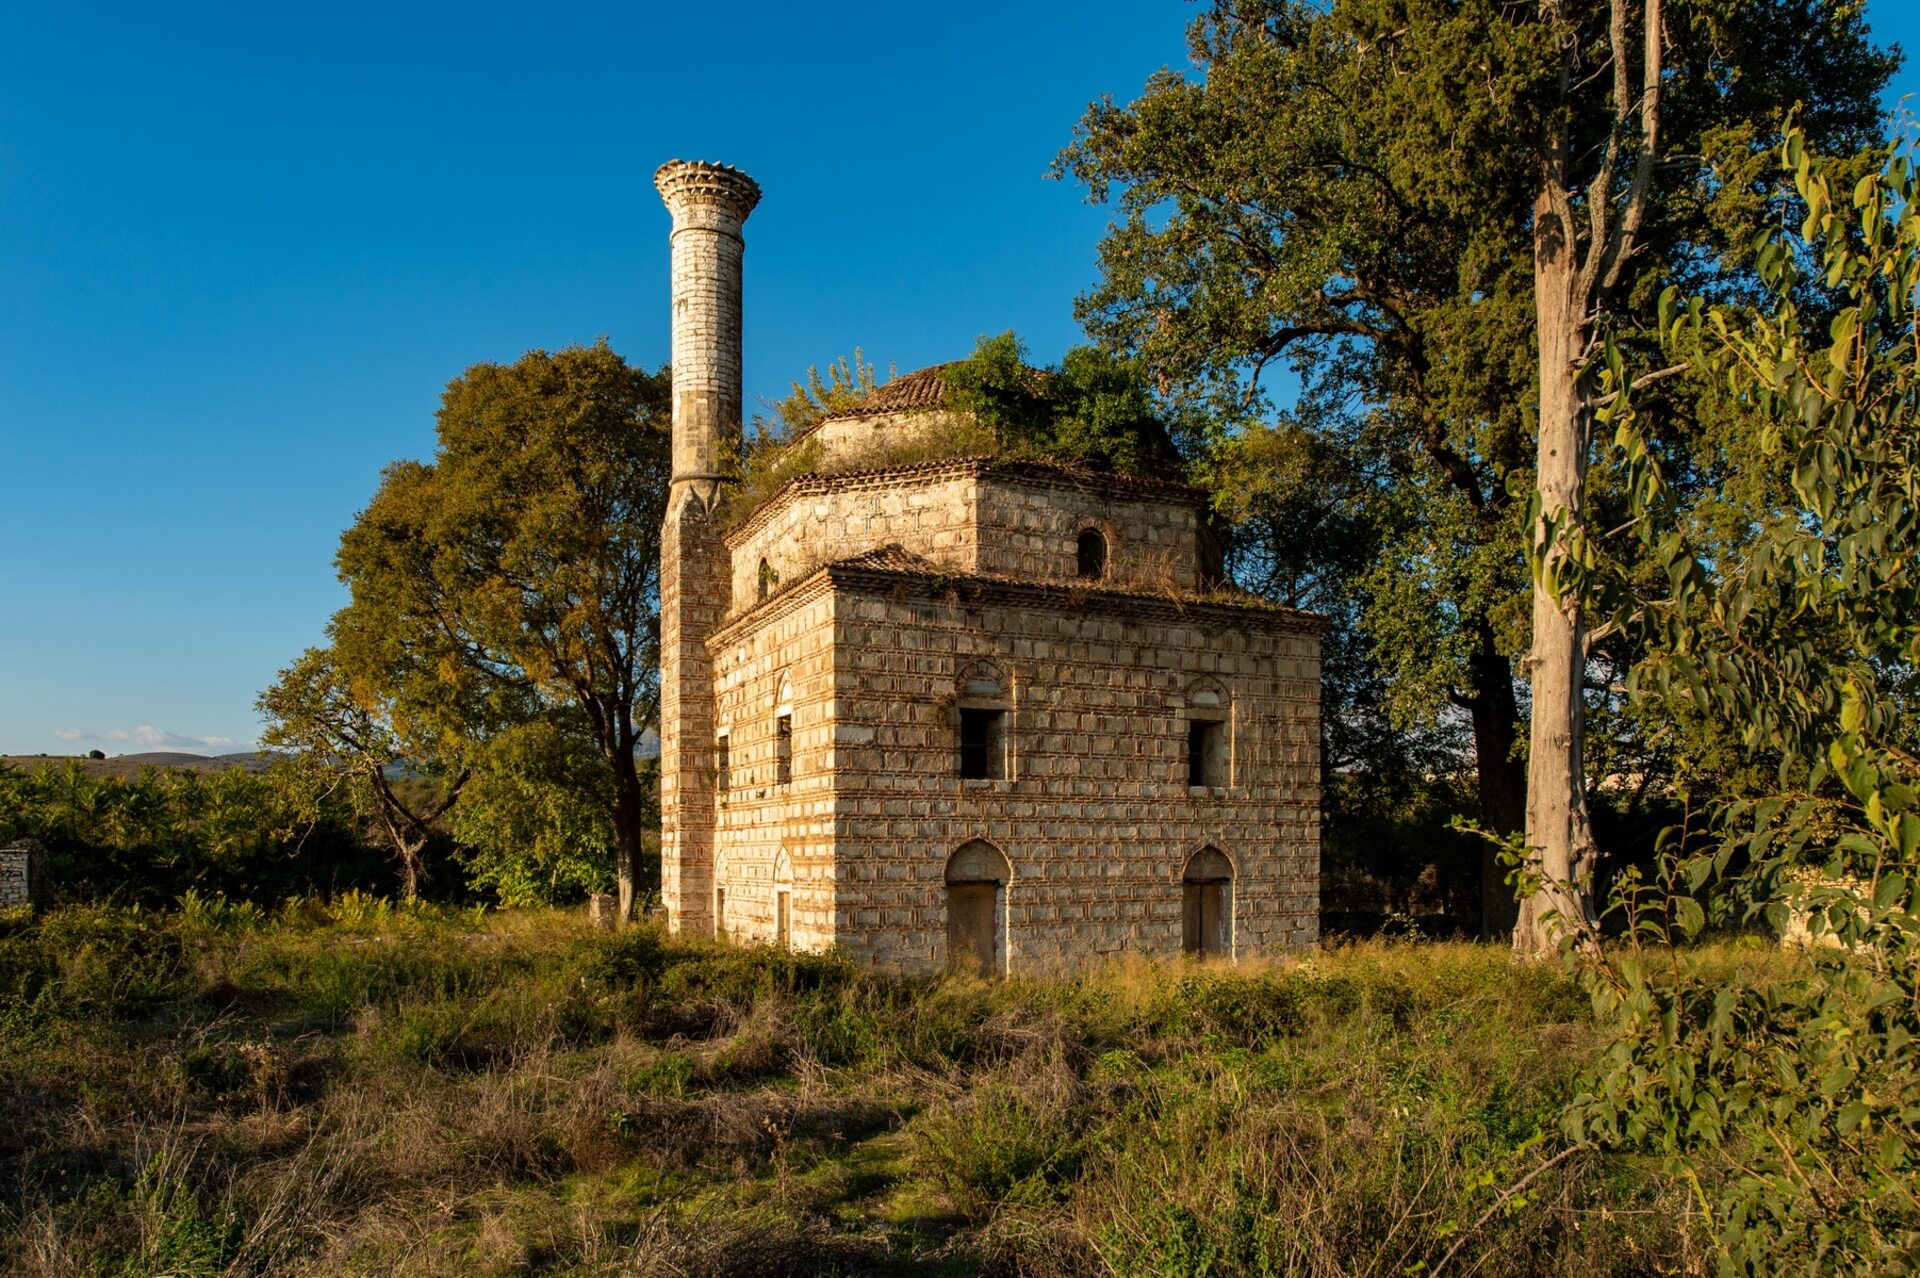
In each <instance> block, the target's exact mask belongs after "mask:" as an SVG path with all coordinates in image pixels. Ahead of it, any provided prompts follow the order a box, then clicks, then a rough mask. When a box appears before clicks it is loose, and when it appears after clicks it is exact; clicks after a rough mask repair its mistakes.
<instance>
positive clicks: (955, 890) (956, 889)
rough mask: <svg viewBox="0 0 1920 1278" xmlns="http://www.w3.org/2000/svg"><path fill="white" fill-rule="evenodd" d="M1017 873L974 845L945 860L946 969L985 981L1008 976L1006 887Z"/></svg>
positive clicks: (995, 852) (990, 849)
mask: <svg viewBox="0 0 1920 1278" xmlns="http://www.w3.org/2000/svg"><path fill="white" fill-rule="evenodd" d="M1012 880H1013V867H1012V865H1010V864H1009V863H1008V862H1007V858H1006V855H1005V854H1004V853H1003V852H1001V851H1000V849H999V848H996V847H995V846H993V844H991V843H987V842H984V841H983V840H980V839H975V840H973V841H972V842H970V843H963V844H961V845H960V846H959V847H958V848H956V849H954V853H953V855H952V856H950V857H948V858H947V874H946V881H947V963H948V964H949V965H950V966H953V967H960V968H967V969H970V970H972V971H975V972H978V973H980V974H981V975H983V976H999V975H1001V974H1002V973H1004V972H1005V971H1006V970H1007V885H1008V884H1009V883H1010V882H1011V881H1012Z"/></svg>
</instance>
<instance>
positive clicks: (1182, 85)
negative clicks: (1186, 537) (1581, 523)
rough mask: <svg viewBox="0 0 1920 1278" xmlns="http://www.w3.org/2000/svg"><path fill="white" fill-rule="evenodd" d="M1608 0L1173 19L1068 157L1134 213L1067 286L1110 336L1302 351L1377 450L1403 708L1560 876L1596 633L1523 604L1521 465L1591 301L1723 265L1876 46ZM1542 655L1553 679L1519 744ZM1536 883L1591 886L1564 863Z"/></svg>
mask: <svg viewBox="0 0 1920 1278" xmlns="http://www.w3.org/2000/svg"><path fill="white" fill-rule="evenodd" d="M1625 3H1626V0H1561V2H1558V3H1548V4H1545V5H1536V4H1531V3H1528V4H1502V3H1495V2H1494V0H1467V2H1465V3H1454V2H1450V0H1338V2H1337V3H1331V4H1328V3H1310V2H1304V0H1222V2H1221V3H1217V4H1215V5H1214V6H1213V7H1212V8H1211V9H1210V10H1209V11H1208V12H1207V13H1206V14H1205V15H1204V16H1202V17H1201V18H1200V19H1198V20H1197V21H1196V22H1195V23H1194V24H1193V27H1192V29H1191V33H1190V52H1191V55H1192V58H1193V62H1194V64H1195V68H1196V72H1197V73H1196V74H1193V75H1185V74H1180V73H1175V72H1171V71H1167V72H1161V73H1160V74H1158V75H1156V76H1155V77H1154V78H1153V79H1152V80H1150V81H1149V83H1148V85H1147V91H1146V93H1145V95H1144V96H1143V97H1141V98H1140V99H1139V100H1138V101H1136V102H1134V103H1132V104H1131V105H1128V106H1121V105H1118V104H1116V103H1115V102H1113V101H1111V100H1106V101H1102V102H1098V103H1095V104H1094V106H1093V107H1092V108H1091V109H1090V110H1089V112H1088V114H1087V116H1086V118H1085V119H1084V121H1083V122H1082V124H1081V127H1080V131H1079V135H1078V138H1077V140H1076V141H1075V143H1074V144H1073V145H1072V146H1071V147H1070V148H1069V149H1068V150H1067V151H1066V152H1065V153H1064V155H1063V156H1062V160H1061V168H1062V171H1063V172H1066V173H1069V174H1071V175H1073V176H1076V177H1078V178H1080V179H1081V180H1083V181H1084V182H1086V183H1087V185H1088V187H1089V189H1090V191H1091V193H1092V195H1093V197H1094V198H1095V199H1096V200H1101V201H1108V200H1111V201H1114V202H1116V203H1117V204H1118V206H1119V210H1120V212H1121V215H1122V216H1121V220H1120V221H1119V222H1118V223H1117V224H1116V225H1115V226H1114V227H1113V228H1112V230H1111V231H1110V233H1109V234H1108V236H1107V238H1106V240H1105V242H1104V243H1103V245H1102V249H1101V266H1102V279H1101V282H1100V284H1099V285H1098V286H1097V287H1096V288H1095V289H1094V290H1093V291H1092V292H1091V293H1090V294H1088V295H1087V296H1086V297H1085V298H1083V299H1082V304H1081V313H1082V316H1083V318H1084V319H1085V321H1086V322H1087V324H1088V326H1089V328H1090V329H1091V330H1092V331H1093V332H1094V333H1095V334H1096V335H1097V336H1098V337H1100V338H1101V339H1102V340H1103V341H1104V342H1106V343H1109V344H1111V345H1113V346H1116V347H1118V348H1120V349H1123V350H1125V351H1127V352H1129V353H1132V354H1134V355H1137V356H1138V357H1139V358H1141V359H1142V360H1144V361H1145V362H1146V363H1147V365H1148V366H1149V367H1150V368H1152V369H1153V370H1155V371H1156V372H1157V373H1158V375H1159V376H1160V377H1161V379H1162V381H1163V385H1164V386H1165V387H1166V388H1168V389H1169V390H1171V391H1175V392H1180V391H1182V390H1186V391H1193V392H1196V393H1201V394H1205V395H1208V396H1209V397H1210V398H1212V399H1213V400H1214V401H1215V402H1216V403H1219V404H1224V405H1257V403H1258V396H1259V390H1260V386H1261V378H1262V375H1263V374H1264V373H1266V372H1267V371H1268V370H1270V369H1271V368H1272V367H1274V366H1275V365H1280V366H1282V367H1284V366H1286V365H1288V364H1291V366H1292V367H1293V369H1294V370H1295V372H1296V373H1297V374H1298V376H1299V377H1300V379H1301V395H1300V408H1301V413H1302V416H1303V418H1304V419H1305V420H1307V421H1308V422H1309V424H1314V423H1321V424H1323V426H1322V428H1323V429H1325V430H1326V432H1327V433H1328V434H1329V436H1330V437H1339V438H1344V439H1345V440H1346V441H1347V446H1348V447H1349V448H1350V449H1351V459H1352V465H1353V467H1354V468H1355V469H1356V470H1358V469H1360V468H1362V467H1365V468H1367V469H1368V470H1369V471H1371V472H1372V473H1376V474H1379V475H1380V476H1381V482H1380V484H1379V486H1378V487H1377V488H1376V489H1375V490H1374V491H1373V493H1372V498H1373V500H1374V505H1375V509H1376V514H1377V517H1376V518H1374V519H1373V521H1372V523H1373V526H1374V527H1376V528H1377V529H1379V530H1380V532H1381V537H1380V541H1379V543H1378V544H1379V551H1378V554H1377V556H1376V558H1375V561H1374V563H1373V565H1372V566H1371V568H1370V569H1369V570H1368V571H1367V573H1366V577H1367V584H1368V590H1367V592H1366V603H1365V607H1364V609H1363V613H1362V624H1363V625H1364V626H1365V627H1366V629H1367V631H1368V636H1369V639H1370V640H1371V647H1372V652H1373V657H1374V660H1375V661H1377V662H1378V663H1379V664H1380V666H1381V667H1382V668H1383V669H1384V670H1386V671H1388V672H1389V673H1390V674H1392V675H1393V676H1394V680H1393V693H1392V700H1393V707H1392V708H1393V710H1394V711H1395V713H1396V714H1397V715H1398V716H1399V717H1400V718H1401V719H1402V720H1410V719H1414V718H1418V717H1422V716H1425V717H1427V718H1428V719H1430V720H1431V719H1437V718H1439V717H1442V716H1443V715H1444V714H1445V713H1446V711H1447V708H1448V707H1454V708H1457V711H1458V712H1461V713H1464V714H1465V715H1466V716H1468V718H1469V719H1470V721H1471V725H1472V731H1473V739H1474V752H1475V760H1476V764H1477V772H1478V776H1479V787H1480V809H1481V813H1480V815H1481V820H1482V822H1483V823H1484V824H1485V825H1486V826H1487V827H1488V828H1489V829H1490V830H1492V831H1494V832H1496V833H1501V834H1508V833H1514V832H1518V831H1520V830H1523V829H1525V830H1526V831H1527V833H1528V841H1529V843H1530V844H1532V845H1533V846H1535V847H1546V848H1547V850H1548V852H1549V855H1550V856H1551V857H1554V858H1557V861H1556V863H1555V864H1553V865H1549V866H1548V867H1547V868H1548V870H1549V873H1550V876H1551V877H1553V878H1555V879H1556V880H1559V881H1561V882H1568V883H1571V882H1573V881H1575V880H1577V879H1578V878H1579V876H1580V874H1581V872H1582V871H1583V870H1585V869H1586V868H1587V866H1586V864H1585V861H1584V860H1583V857H1584V852H1583V851H1582V850H1581V849H1582V848H1583V847H1590V841H1588V840H1586V836H1585V833H1584V828H1583V821H1584V818H1583V817H1582V816H1581V815H1580V812H1579V806H1580V802H1581V798H1582V788H1583V780H1584V773H1583V771H1582V769H1581V767H1580V758H1579V753H1578V749H1579V738H1578V733H1577V731H1572V730H1571V725H1573V724H1577V722H1578V719H1579V710H1580V706H1579V698H1580V697H1581V696H1582V695H1583V694H1584V692H1585V691H1586V686H1585V685H1586V682H1587V681H1586V678H1585V674H1586V659H1587V656H1588V653H1587V642H1586V639H1587V637H1586V636H1583V635H1580V634H1578V631H1579V626H1578V619H1577V617H1569V616H1568V615H1567V613H1566V612H1565V611H1564V610H1563V609H1562V607H1561V605H1559V604H1557V603H1556V604H1554V605H1552V610H1553V612H1554V616H1553V617H1552V618H1549V619H1548V623H1547V624H1546V625H1545V626H1544V627H1542V631H1543V634H1542V635H1536V634H1535V633H1534V625H1535V622H1536V620H1537V619H1538V614H1539V609H1538V608H1536V609H1535V610H1534V611H1535V613H1536V616H1535V617H1529V616H1528V585H1529V578H1528V575H1527V574H1528V554H1527V551H1528V547H1529V543H1530V541H1531V540H1532V539H1533V538H1534V537H1535V536H1536V535H1537V530H1538V529H1539V528H1540V527H1542V526H1543V525H1542V523H1541V521H1539V520H1538V519H1534V518H1530V515H1529V509H1528V506H1529V494H1531V493H1532V492H1533V490H1534V489H1535V487H1536V483H1540V484H1544V485H1545V486H1546V488H1547V490H1548V491H1549V492H1550V493H1552V494H1554V496H1552V497H1550V498H1549V501H1550V502H1559V503H1561V504H1563V505H1564V504H1566V503H1567V502H1568V500H1569V498H1568V497H1567V496H1565V494H1567V493H1568V491H1569V490H1568V478H1569V476H1568V474H1567V473H1566V467H1568V466H1569V465H1573V466H1576V467H1579V464H1580V462H1581V459H1582V458H1583V456H1584V448H1585V440H1584V431H1585V424H1584V423H1585V421H1586V416H1587V414H1588V412H1589V409H1590V405H1589V404H1588V403H1587V396H1586V392H1585V391H1584V390H1581V389H1580V388H1582V387H1584V386H1585V382H1584V381H1583V380H1582V379H1581V370H1582V369H1583V368H1584V367H1585V362H1586V360H1587V357H1588V354H1589V351H1588V346H1589V344H1590V341H1591V339H1592V337H1593V333H1594V329H1593V325H1594V323H1595V322H1596V320H1597V318H1598V317H1599V316H1601V315H1602V314H1603V313H1605V311H1606V310H1607V309H1608V308H1611V309H1613V310H1614V311H1617V312H1620V313H1622V314H1624V315H1626V316H1627V317H1628V322H1631V320H1632V317H1634V316H1637V314H1638V313H1639V310H1640V309H1641V308H1642V306H1643V304H1644V303H1646V302H1647V300H1648V299H1647V298H1646V296H1645V294H1646V291H1647V280H1648V279H1650V278H1651V277H1652V275H1651V273H1653V272H1657V271H1659V270H1663V269H1664V270H1669V271H1672V272H1678V273H1680V274H1681V276H1682V277H1683V278H1685V279H1686V280H1687V281H1689V282H1692V281H1696V280H1702V279H1704V278H1708V277H1712V276H1714V275H1715V274H1716V273H1717V272H1718V271H1719V264H1720V262H1721V261H1722V260H1723V259H1724V258H1725V256H1726V255H1727V254H1728V252H1729V251H1730V250H1731V249H1732V248H1734V247H1736V246H1740V245H1744V244H1745V243H1746V242H1747V240H1749V239H1750V238H1751V236H1752V234H1753V232H1754V230H1755V229H1756V228H1757V226H1759V225H1760V224H1761V221H1762V219H1763V218H1764V217H1765V216H1766V214H1767V212H1768V211H1769V209H1770V207H1772V205H1773V204H1774V203H1775V202H1776V201H1777V199H1778V198H1780V197H1779V191H1780V185H1779V184H1778V183H1777V182H1775V181H1772V180H1771V178H1770V176H1769V175H1768V174H1767V172H1766V166H1765V165H1764V163H1761V162H1757V161H1756V158H1755V157H1756V155H1757V154H1758V152H1759V150H1760V149H1762V148H1763V147H1764V146H1765V145H1766V143H1767V142H1768V141H1769V140H1771V139H1772V138H1773V137H1775V136H1776V135H1777V133H1778V130H1779V127H1780V125H1781V122H1782V121H1783V119H1784V118H1785V115H1786V113H1787V112H1788V110H1790V109H1791V108H1792V107H1793V106H1794V104H1796V103H1804V104H1806V106H1805V110H1804V118H1805V119H1806V121H1807V123H1808V126H1809V127H1810V129H1812V130H1813V131H1814V132H1815V133H1816V134H1818V135H1819V136H1820V138H1821V140H1822V141H1823V142H1825V143H1827V144H1830V145H1841V146H1847V145H1851V144H1852V143H1854V142H1856V141H1857V140H1858V139H1859V138H1860V137H1861V136H1863V135H1864V134H1865V133H1867V132H1868V131H1870V130H1871V128H1872V126H1873V124H1874V122H1875V119H1876V115H1875V105H1874V103H1875V95H1876V93H1877V91H1878V89H1879V87H1880V85H1881V84H1882V82H1883V81H1884V78H1885V76H1886V74H1887V71H1888V70H1889V66H1890V63H1889V60H1888V59H1887V58H1885V57H1883V56H1882V55H1880V54H1878V53H1877V52H1875V51H1874V50H1873V49H1872V48H1871V46H1870V45H1869V44H1868V42H1867V40H1866V35H1865V31H1864V28H1863V26H1862V24H1861V20H1860V17H1859V14H1858V11H1857V7H1855V6H1851V5H1847V4H1843V3H1838V2H1837V0H1836V2H1835V3H1828V2H1827V0H1752V2H1733V0H1728V2H1727V3H1704V2H1703V3H1684V4H1683V3H1678V2H1677V0H1670V3H1669V6H1668V7H1669V11H1668V12H1667V13H1666V14H1665V16H1664V19H1663V17H1662V15H1661V14H1660V12H1659V11H1658V9H1657V8H1656V10H1655V12H1654V22H1653V29H1654V30H1655V31H1656V33H1657V34H1656V36H1655V38H1654V39H1653V40H1652V42H1651V45H1650V46H1649V42H1648V41H1647V40H1646V39H1644V38H1641V39H1639V40H1638V41H1637V42H1636V41H1634V40H1632V39H1630V38H1629V36H1630V35H1631V34H1632V32H1633V31H1635V30H1639V31H1640V32H1641V34H1642V36H1643V37H1644V33H1645V28H1644V15H1643V14H1642V13H1641V11H1640V8H1639V6H1637V5H1636V6H1633V9H1634V12H1633V13H1631V14H1630V13H1628V11H1627V8H1626V7H1624V6H1625ZM1636 23H1640V24H1642V25H1640V26H1636V25H1635V24H1636ZM1648 47H1652V48H1653V49H1655V50H1656V51H1657V53H1658V57H1657V68H1656V74H1654V75H1652V76H1651V77H1649V76H1647V75H1646V73H1645V66H1646V54H1645V50H1646V49H1647V48H1648ZM1616 50H1618V51H1619V54H1620V56H1619V57H1617V58H1616V57H1615V51H1616ZM1642 86H1647V87H1655V88H1657V89H1658V96H1657V99H1656V98H1655V96H1654V95H1652V94H1647V95H1642V94H1641V93H1640V92H1639V89H1640V88H1641V87H1642ZM1650 113H1651V114H1650ZM1643 157H1646V158H1645V162H1644V163H1643V162H1642V160H1643ZM1556 254H1559V256H1555V255H1556ZM1569 262H1571V263H1572V264H1573V265H1572V266H1571V267H1569V266H1568V263H1569ZM1569 271H1571V274H1570V275H1569V274H1568V272H1569ZM1569 289H1571V290H1572V291H1568V290H1569ZM1555 290H1558V291H1557V292H1556V291H1555ZM1548 295H1551V297H1550V299H1549V304H1548V305H1547V306H1546V308H1545V310H1544V311H1543V309H1542V305H1541V303H1540V302H1539V300H1538V299H1539V298H1540V297H1543V296H1548ZM1542 316H1544V319H1545V322H1544V323H1542V322H1541V319H1542ZM1569 326H1572V327H1569ZM1549 330H1551V331H1549ZM1548 343H1550V344H1551V350H1550V353H1549V364H1550V368H1549V370H1548V373H1547V383H1551V384H1550V385H1548V384H1547V383H1543V381H1542V376H1541V365H1540V362H1539V352H1540V351H1541V350H1542V349H1546V346H1544V345H1543V344H1548ZM1570 412H1571V413H1572V416H1571V418H1569V413H1570ZM1356 416H1357V417H1358V419H1359V422H1360V429H1358V430H1350V431H1345V432H1344V433H1342V432H1339V431H1335V430H1334V429H1332V427H1333V426H1334V425H1335V424H1338V425H1341V426H1344V425H1345V424H1347V423H1350V422H1352V421H1353V420H1354V419H1355V417H1356ZM1569 420H1571V421H1572V422H1573V430H1574V434H1575V438H1573V439H1572V440H1571V443H1569V442H1568V441H1567V440H1566V439H1565V435H1566V430H1567V424H1568V422H1569ZM1543 422H1544V423H1545V424H1546V428H1547V435H1548V440H1549V444H1548V446H1549V449H1550V454H1551V455H1550V458H1549V460H1550V462H1551V465H1550V466H1549V467H1548V468H1547V469H1546V470H1544V471H1543V470H1540V469H1539V467H1538V462H1537V453H1536V445H1537V441H1538V438H1539V433H1540V430H1541V427H1542V423H1543ZM1225 433H1226V434H1227V435H1228V436H1231V434H1232V431H1231V429H1229V430H1228V431H1226V432H1225ZM1581 469H1583V467H1581ZM1581 497H1582V493H1581V492H1580V491H1579V490H1578V489H1577V487H1576V488H1575V489H1574V490H1572V492H1571V501H1572V502H1573V503H1575V504H1576V505H1577V503H1578V502H1579V500H1580V499H1581ZM1549 516H1551V508H1550V509H1549ZM1569 606H1577V605H1569ZM1569 636H1572V638H1573V642H1572V643H1571V646H1570V643H1569ZM1529 653H1530V654H1531V655H1530V658H1529V660H1530V665H1529V672H1530V673H1531V674H1532V675H1533V676H1534V678H1535V679H1536V680H1537V681H1543V682H1542V686H1543V687H1546V689H1547V691H1548V692H1549V693H1550V694H1551V700H1552V705H1551V706H1549V707H1548V709H1547V711H1546V714H1545V715H1544V716H1542V715H1541V714H1539V713H1538V711H1537V708H1536V713H1535V716H1534V721H1535V736H1536V742H1538V741H1540V740H1541V739H1542V738H1543V737H1544V738H1546V739H1547V745H1546V747H1545V748H1542V747H1541V746H1540V745H1538V744H1536V747H1535V748H1534V750H1533V751H1532V753H1531V756H1530V758H1529V759H1527V760H1523V758H1522V751H1521V750H1520V748H1519V740H1518V734H1519V725H1520V721H1521V718H1522V703H1521V698H1520V696H1519V687H1518V685H1517V682H1516V678H1515V673H1516V672H1515V668H1514V664H1515V662H1516V661H1517V660H1518V659H1519V658H1520V657H1521V656H1522V655H1523V654H1529ZM1569 671H1571V672H1572V673H1571V675H1569V674H1568V672H1569ZM1555 672H1558V673H1555ZM1536 700H1537V697H1536ZM1529 766H1531V768H1532V770H1533V771H1534V772H1535V773H1536V780H1535V783H1534V785H1533V786H1532V787H1531V788H1532V790H1533V796H1534V797H1533V799H1532V800H1529V797H1528V794H1529V785H1528V781H1527V768H1528V767H1529ZM1543 772H1544V773H1545V774H1547V775H1548V776H1549V777H1550V779H1548V780H1546V781H1544V782H1543V781H1541V780H1539V779H1538V776H1539V775H1540V774H1542V773H1543ZM1543 792H1544V793H1543ZM1542 803H1546V804H1547V805H1548V807H1547V808H1544V809H1543V808H1542V807H1541V806H1540V804H1542ZM1556 823H1557V824H1556ZM1555 830H1558V831H1560V832H1559V833H1555V832H1554V831H1555ZM1549 904H1551V905H1554V906H1557V907H1558V908H1561V909H1567V908H1572V909H1575V910H1581V911H1583V912H1584V906H1583V905H1582V904H1581V901H1580V899H1579V892H1578V891H1577V890H1576V891H1575V892H1574V893H1573V895H1572V896H1571V898H1567V897H1556V898H1555V899H1554V900H1553V901H1552V902H1551V903H1549ZM1539 914H1540V911H1539V910H1538V909H1537V908H1536V910H1535V913H1534V915H1533V916H1532V917H1530V919H1529V924H1530V926H1529V927H1528V928H1527V929H1526V931H1525V933H1524V937H1523V941H1524V943H1525V944H1528V945H1532V944H1534V943H1536V942H1537V941H1539V940H1540V939H1541V938H1542V937H1543V935H1544V933H1543V931H1542V929H1541V928H1540V927H1539V926H1538V924H1539V923H1540V922H1541V919H1540V917H1539Z"/></svg>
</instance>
